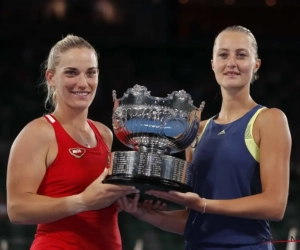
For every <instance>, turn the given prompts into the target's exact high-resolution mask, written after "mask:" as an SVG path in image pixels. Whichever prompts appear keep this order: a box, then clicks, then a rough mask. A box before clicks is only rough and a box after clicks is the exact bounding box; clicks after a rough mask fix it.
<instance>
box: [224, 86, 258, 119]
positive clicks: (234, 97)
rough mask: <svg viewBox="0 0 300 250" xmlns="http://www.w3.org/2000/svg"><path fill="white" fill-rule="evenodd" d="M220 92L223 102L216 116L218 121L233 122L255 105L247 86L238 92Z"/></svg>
mask: <svg viewBox="0 0 300 250" xmlns="http://www.w3.org/2000/svg"><path fill="white" fill-rule="evenodd" d="M221 91H222V98H223V101H222V106H221V110H220V113H219V115H218V119H220V120H224V121H227V122H231V121H234V120H236V119H238V118H240V117H241V116H242V115H244V114H245V113H246V112H247V111H249V110H250V109H252V108H253V107H254V106H255V105H256V103H255V102H254V101H253V99H252V97H251V96H250V94H249V88H248V87H247V86H245V88H243V89H239V90H226V89H223V88H222V89H221Z"/></svg>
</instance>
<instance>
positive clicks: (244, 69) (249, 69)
mask: <svg viewBox="0 0 300 250" xmlns="http://www.w3.org/2000/svg"><path fill="white" fill-rule="evenodd" d="M240 71H241V73H244V74H247V75H252V74H253V71H254V65H253V64H252V63H248V62H247V63H243V64H241V65H240Z"/></svg>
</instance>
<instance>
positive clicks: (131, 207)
mask: <svg viewBox="0 0 300 250" xmlns="http://www.w3.org/2000/svg"><path fill="white" fill-rule="evenodd" d="M139 198H140V194H136V195H135V196H134V198H129V197H125V196H124V197H122V198H121V199H119V200H118V201H117V203H118V206H119V210H121V211H122V210H123V211H125V212H127V213H129V214H131V215H133V216H135V217H137V218H141V217H143V216H144V215H145V214H146V213H151V212H152V211H154V210H160V211H165V210H167V205H166V204H165V203H161V201H156V202H153V200H145V201H144V202H142V203H139Z"/></svg>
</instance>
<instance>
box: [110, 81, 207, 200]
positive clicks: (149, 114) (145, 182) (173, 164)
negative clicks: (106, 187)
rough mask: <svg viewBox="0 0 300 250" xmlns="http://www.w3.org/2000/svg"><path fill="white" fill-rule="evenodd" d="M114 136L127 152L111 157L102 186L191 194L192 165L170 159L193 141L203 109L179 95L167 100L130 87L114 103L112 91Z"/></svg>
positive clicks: (142, 195) (141, 196)
mask: <svg viewBox="0 0 300 250" xmlns="http://www.w3.org/2000/svg"><path fill="white" fill-rule="evenodd" d="M113 101H114V109H113V115H112V123H113V131H114V133H115V135H116V137H117V138H118V139H119V140H120V141H121V142H122V143H123V144H125V145H126V146H128V147H129V148H131V149H132V151H116V152H113V153H112V154H111V161H110V165H111V166H110V174H109V175H108V176H107V178H106V180H105V182H106V183H112V184H121V185H132V186H135V187H136V188H138V189H139V190H140V201H143V200H145V199H147V195H146V194H145V191H147V190H150V189H152V190H160V191H170V190H175V191H179V192H189V191H192V187H193V181H194V180H193V176H194V175H193V171H194V168H193V165H192V164H191V163H190V162H187V161H185V160H182V159H179V158H176V157H174V156H172V154H175V153H178V152H180V151H183V150H185V149H186V148H187V147H188V146H190V145H191V144H192V143H193V142H194V141H195V140H196V138H197V133H198V129H199V125H200V119H201V113H202V111H203V109H204V105H205V103H204V102H202V103H201V105H200V107H199V108H197V107H195V106H194V105H193V100H192V99H191V96H190V95H189V94H187V93H186V92H185V91H184V90H180V91H174V92H172V93H171V94H168V96H167V97H164V98H163V97H155V96H151V95H150V91H148V90H147V88H146V87H144V86H140V85H135V86H134V87H133V88H129V89H127V91H126V92H125V93H124V95H123V97H122V98H120V99H118V98H117V94H116V91H115V90H114V91H113Z"/></svg>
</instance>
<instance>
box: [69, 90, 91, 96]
mask: <svg viewBox="0 0 300 250" xmlns="http://www.w3.org/2000/svg"><path fill="white" fill-rule="evenodd" d="M71 93H72V94H74V95H77V96H87V95H88V94H89V93H90V92H88V91H71Z"/></svg>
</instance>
